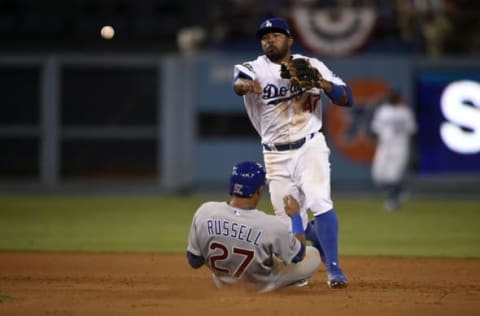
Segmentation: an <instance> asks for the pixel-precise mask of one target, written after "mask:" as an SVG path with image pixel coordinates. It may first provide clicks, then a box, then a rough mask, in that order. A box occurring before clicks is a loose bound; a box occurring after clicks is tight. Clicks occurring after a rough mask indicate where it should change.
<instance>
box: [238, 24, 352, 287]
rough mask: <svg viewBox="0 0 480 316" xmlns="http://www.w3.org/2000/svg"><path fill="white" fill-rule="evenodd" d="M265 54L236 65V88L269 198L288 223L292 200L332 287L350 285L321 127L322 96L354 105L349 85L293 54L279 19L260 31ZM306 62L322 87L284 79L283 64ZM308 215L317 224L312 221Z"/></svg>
mask: <svg viewBox="0 0 480 316" xmlns="http://www.w3.org/2000/svg"><path fill="white" fill-rule="evenodd" d="M256 35H257V37H258V38H259V39H260V41H261V46H262V50H263V52H264V55H262V56H259V57H258V58H257V59H255V60H252V61H248V62H245V63H243V64H238V65H235V66H234V82H233V89H234V91H235V93H236V94H237V95H240V96H243V99H244V103H245V108H246V111H247V114H248V116H249V118H250V120H251V122H252V124H253V126H254V127H255V129H256V130H257V132H258V134H259V135H260V137H261V141H262V146H263V155H264V162H265V167H266V171H267V180H268V181H269V188H270V198H271V201H272V204H273V207H274V210H275V214H276V215H278V216H279V217H280V218H283V219H284V220H285V221H287V220H288V217H287V214H285V211H284V209H283V202H282V199H283V197H284V196H285V195H287V194H291V195H293V196H294V197H295V198H296V199H297V200H298V201H299V202H300V205H301V215H302V221H303V226H304V229H305V231H306V236H307V239H308V240H310V241H311V242H312V243H313V245H314V246H315V247H316V248H317V249H319V251H320V254H321V256H322V261H323V262H324V264H325V266H326V268H327V283H328V285H329V286H330V287H331V288H343V287H346V286H347V283H348V280H347V277H346V276H345V274H344V273H343V271H342V269H341V268H340V265H339V262H338V219H337V215H336V212H335V210H334V208H333V202H332V199H331V196H330V162H329V154H330V150H329V148H328V146H327V144H326V141H325V137H324V135H323V134H322V132H321V128H322V104H321V103H322V102H321V98H320V96H321V94H322V93H325V94H326V95H327V96H328V97H329V98H330V99H331V100H332V101H333V103H335V104H337V105H341V106H347V107H348V106H352V104H353V98H352V95H351V91H350V89H349V88H348V87H347V85H346V84H345V82H344V81H343V80H342V79H340V78H339V77H338V76H336V75H335V74H333V73H332V72H331V71H330V69H329V68H328V67H327V66H326V65H325V64H324V63H322V62H321V61H319V60H318V59H316V58H311V57H307V56H302V55H299V54H292V53H291V47H292V44H293V37H292V34H291V32H290V29H289V27H288V25H287V23H286V22H285V21H284V20H283V19H281V18H271V19H267V20H265V21H263V22H262V23H261V25H260V27H259V29H258V31H257V34H256ZM290 58H305V59H308V60H309V61H310V63H311V65H313V66H314V67H315V68H317V69H318V71H319V72H320V74H321V75H322V77H323V78H322V79H321V80H320V82H319V84H320V86H321V88H312V89H309V90H305V89H300V88H295V87H293V86H292V85H291V83H290V81H289V80H286V79H282V78H281V76H280V68H281V63H282V62H285V61H287V60H289V59H290ZM307 210H310V211H311V212H312V213H313V215H314V221H312V223H309V222H308V213H307Z"/></svg>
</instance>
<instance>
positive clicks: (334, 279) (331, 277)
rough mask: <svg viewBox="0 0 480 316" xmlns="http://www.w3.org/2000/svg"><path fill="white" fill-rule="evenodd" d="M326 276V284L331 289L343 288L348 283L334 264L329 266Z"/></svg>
mask: <svg viewBox="0 0 480 316" xmlns="http://www.w3.org/2000/svg"><path fill="white" fill-rule="evenodd" d="M327 277H328V281H327V284H328V286H329V287H330V288H332V289H343V288H346V287H347V285H348V280H347V277H346V276H345V275H344V274H343V272H342V270H341V269H340V268H339V267H337V266H336V265H334V266H330V268H329V269H328V270H327Z"/></svg>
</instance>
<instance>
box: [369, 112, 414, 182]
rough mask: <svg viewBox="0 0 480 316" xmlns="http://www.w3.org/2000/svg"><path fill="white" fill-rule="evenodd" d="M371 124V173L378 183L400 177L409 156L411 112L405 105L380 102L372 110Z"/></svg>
mask: <svg viewBox="0 0 480 316" xmlns="http://www.w3.org/2000/svg"><path fill="white" fill-rule="evenodd" d="M371 127H372V130H373V132H375V133H376V134H377V135H378V144H377V150H376V152H375V156H374V159H373V167H372V176H373V179H374V181H375V182H378V183H379V184H391V183H396V182H398V181H400V180H401V178H402V176H403V174H404V172H405V169H406V166H407V162H408V158H409V153H410V136H411V135H412V134H413V133H415V131H416V129H417V127H416V123H415V119H414V115H413V113H412V111H411V110H410V108H409V107H408V106H406V105H400V106H394V105H392V104H389V103H384V104H382V105H381V106H380V107H379V108H378V109H377V111H375V114H374V117H373V120H372V123H371Z"/></svg>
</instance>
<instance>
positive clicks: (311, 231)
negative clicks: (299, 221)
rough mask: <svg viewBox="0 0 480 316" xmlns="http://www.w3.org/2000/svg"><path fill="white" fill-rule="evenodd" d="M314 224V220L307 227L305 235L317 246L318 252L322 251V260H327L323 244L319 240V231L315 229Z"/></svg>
mask: <svg viewBox="0 0 480 316" xmlns="http://www.w3.org/2000/svg"><path fill="white" fill-rule="evenodd" d="M313 225H314V221H313V220H312V221H310V222H309V223H308V224H307V228H306V229H305V237H306V239H307V240H309V241H310V242H311V243H312V246H313V247H315V248H317V250H318V252H319V253H320V258H321V259H322V262H325V255H324V253H323V249H322V246H321V245H320V242H319V241H318V237H317V232H316V231H315V227H314V226H313Z"/></svg>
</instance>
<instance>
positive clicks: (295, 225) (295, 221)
mask: <svg viewBox="0 0 480 316" xmlns="http://www.w3.org/2000/svg"><path fill="white" fill-rule="evenodd" d="M290 218H291V220H292V233H293V234H294V235H298V234H305V230H304V229H303V221H302V217H301V216H300V214H294V215H292V216H291V217H290Z"/></svg>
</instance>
